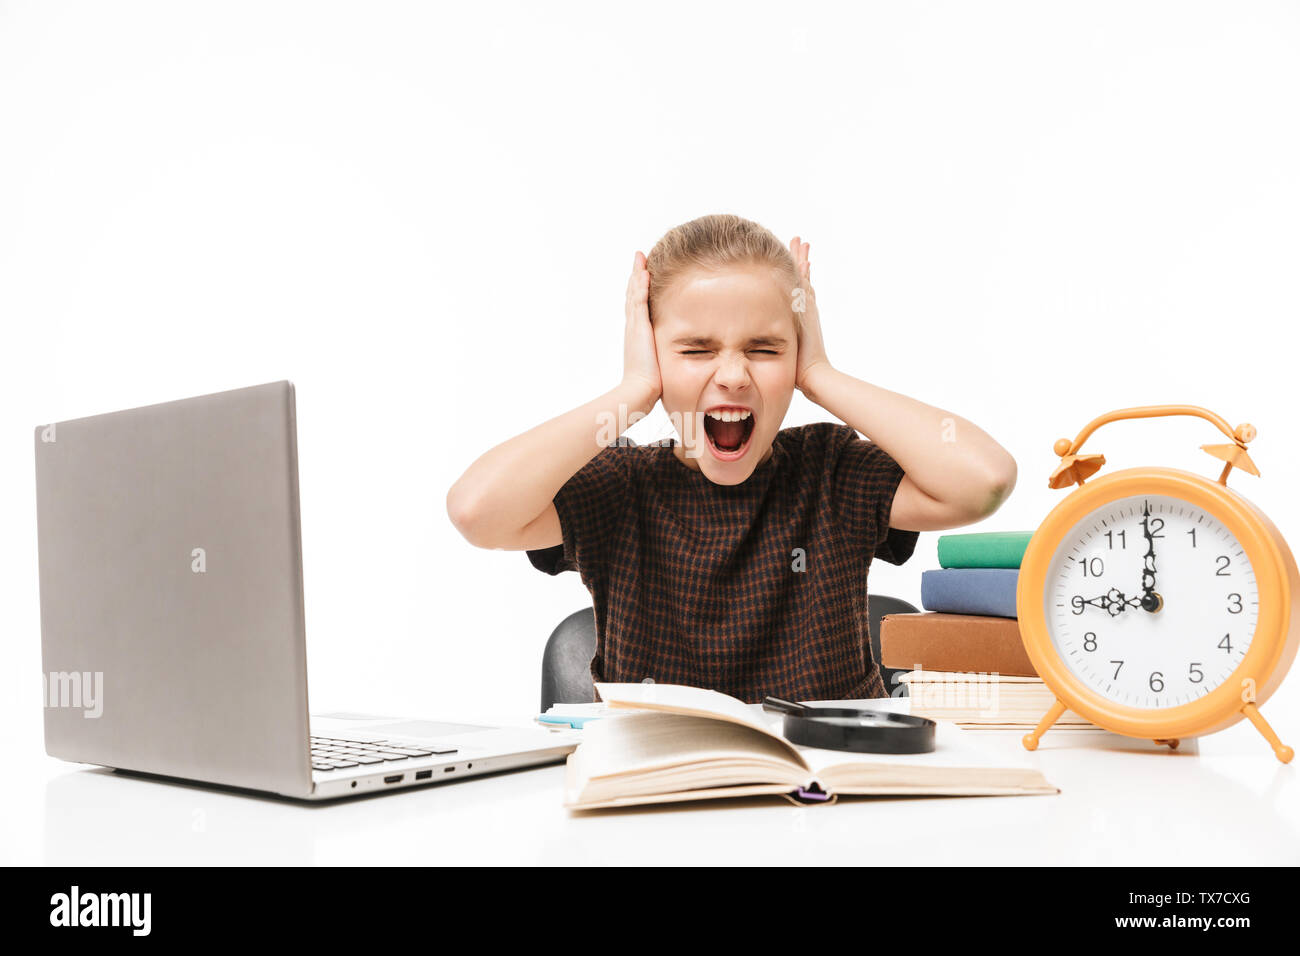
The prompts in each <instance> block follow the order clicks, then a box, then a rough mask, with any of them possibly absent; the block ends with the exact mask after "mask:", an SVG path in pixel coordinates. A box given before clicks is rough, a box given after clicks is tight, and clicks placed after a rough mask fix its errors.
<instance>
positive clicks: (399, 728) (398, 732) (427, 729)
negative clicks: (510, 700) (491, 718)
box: [358, 720, 497, 737]
mask: <svg viewBox="0 0 1300 956" xmlns="http://www.w3.org/2000/svg"><path fill="white" fill-rule="evenodd" d="M358 729H360V728H358ZM496 729H497V728H496V727H480V726H479V725H477V724H443V723H439V722H438V721H434V720H404V721H401V722H400V723H396V724H382V725H381V726H379V727H366V728H365V732H366V733H368V734H388V735H390V736H393V737H448V736H450V735H452V734H472V733H475V732H477V731H481V730H496Z"/></svg>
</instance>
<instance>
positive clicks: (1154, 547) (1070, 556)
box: [1043, 495, 1259, 710]
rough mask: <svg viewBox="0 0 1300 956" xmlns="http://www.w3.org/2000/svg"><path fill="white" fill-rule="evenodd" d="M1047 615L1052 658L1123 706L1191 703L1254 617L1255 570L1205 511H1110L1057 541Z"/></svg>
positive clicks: (1137, 505)
mask: <svg viewBox="0 0 1300 956" xmlns="http://www.w3.org/2000/svg"><path fill="white" fill-rule="evenodd" d="M1044 594H1045V599H1044V608H1043V610H1044V612H1045V615H1046V621H1047V627H1048V631H1049V633H1050V634H1051V637H1052V643H1053V644H1054V645H1055V647H1056V651H1057V654H1058V655H1059V656H1060V658H1061V660H1062V661H1063V662H1064V663H1065V665H1066V666H1067V667H1068V668H1069V669H1070V670H1071V671H1072V672H1073V673H1074V675H1075V676H1076V677H1077V678H1078V679H1079V680H1080V681H1081V682H1082V683H1083V684H1084V685H1085V686H1087V687H1089V688H1091V689H1092V690H1093V691H1094V692H1096V693H1097V694H1099V695H1101V696H1102V697H1105V698H1108V699H1110V700H1112V701H1114V702H1115V703H1117V704H1123V705H1125V706H1128V707H1138V708H1146V709H1152V710H1155V709H1162V708H1169V707H1176V706H1179V705H1181V704H1186V703H1190V702H1191V701H1193V700H1196V699H1197V698H1198V697H1203V696H1205V695H1206V694H1208V693H1210V692H1211V691H1212V690H1214V689H1215V688H1216V687H1219V686H1221V685H1222V684H1223V682H1224V681H1225V680H1227V679H1228V678H1229V677H1230V676H1231V674H1232V672H1233V671H1235V670H1236V669H1237V667H1238V665H1239V664H1240V663H1241V660H1242V658H1243V657H1245V656H1246V651H1247V650H1248V649H1249V648H1250V641H1251V638H1252V637H1253V636H1254V633H1255V623H1256V621H1257V619H1258V617H1259V588H1258V586H1257V585H1256V582H1255V571H1254V568H1252V567H1251V564H1250V561H1249V559H1248V558H1247V556H1246V553H1245V550H1244V549H1243V548H1242V546H1241V545H1240V544H1239V543H1238V542H1237V539H1236V538H1235V537H1234V536H1233V535H1232V534H1231V532H1229V531H1228V529H1227V528H1225V527H1224V525H1223V523H1222V522H1220V521H1219V520H1218V519H1216V518H1215V517H1214V516H1213V515H1212V514H1211V513H1210V512H1208V511H1206V510H1204V509H1203V508H1200V507H1198V506H1195V505H1192V504H1189V503H1188V502H1186V501H1183V500H1182V499H1180V498H1173V497H1168V496H1164V495H1135V496H1132V497H1128V498H1120V499H1117V500H1115V501H1112V502H1110V503H1108V504H1105V505H1103V506H1101V507H1100V508H1098V509H1097V510H1095V511H1093V512H1092V513H1091V514H1090V515H1089V516H1088V517H1087V518H1085V519H1084V520H1082V521H1080V522H1079V523H1078V524H1077V525H1075V526H1074V528H1072V529H1071V530H1070V531H1069V533H1067V534H1066V536H1065V537H1064V538H1063V539H1062V542H1061V544H1060V546H1059V547H1058V548H1057V550H1056V554H1055V555H1053V557H1052V563H1051V565H1050V566H1049V567H1048V571H1047V579H1046V587H1045V589H1044Z"/></svg>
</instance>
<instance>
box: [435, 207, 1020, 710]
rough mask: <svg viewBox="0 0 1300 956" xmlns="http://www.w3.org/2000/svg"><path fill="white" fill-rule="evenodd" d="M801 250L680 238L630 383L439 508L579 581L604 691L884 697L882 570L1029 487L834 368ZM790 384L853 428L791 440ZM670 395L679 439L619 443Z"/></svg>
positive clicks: (908, 403)
mask: <svg viewBox="0 0 1300 956" xmlns="http://www.w3.org/2000/svg"><path fill="white" fill-rule="evenodd" d="M808 250H809V245H808V243H806V242H801V241H800V240H799V238H798V237H797V236H796V237H795V238H794V239H793V240H791V242H790V246H789V248H788V249H787V248H786V247H785V246H783V245H782V244H781V242H780V241H779V240H778V239H777V238H776V237H775V236H774V235H772V233H771V232H769V231H768V230H767V229H765V228H763V227H762V226H760V225H758V224H757V223H754V222H750V221H749V220H746V219H741V218H739V217H737V216H731V215H714V216H705V217H703V218H700V219H695V220H692V221H691V222H687V223H684V224H682V225H680V226H677V227H675V228H673V229H671V230H669V232H668V233H667V234H666V235H665V236H664V237H663V238H662V239H660V240H659V241H658V242H657V243H656V244H655V245H654V247H653V248H652V249H651V250H650V255H649V257H648V258H647V257H645V256H643V255H642V254H641V253H640V252H637V253H636V256H635V258H634V261H633V266H632V276H631V278H630V279H629V281H628V287H627V306H626V318H627V324H626V328H625V333H624V349H623V376H622V379H621V380H620V382H619V384H618V385H617V386H615V387H614V388H613V389H611V390H610V391H608V392H606V393H605V394H604V395H601V396H600V397H599V398H596V399H594V400H593V401H591V402H588V403H587V404H586V405H583V406H581V407H579V408H575V409H574V410H573V411H570V412H568V413H566V414H564V415H560V416H559V417H557V418H553V419H551V420H550V421H548V422H544V423H543V424H541V425H538V426H537V427H536V428H533V429H532V430H530V431H527V432H525V433H523V434H522V435H519V436H518V437H516V438H513V439H511V440H509V441H507V442H505V443H503V444H501V445H499V446H498V447H496V448H493V449H491V450H490V451H488V452H487V453H486V454H484V455H483V456H482V457H480V458H479V459H478V460H477V461H475V462H474V463H473V464H472V465H471V466H470V467H469V469H468V470H467V471H466V472H465V474H464V475H462V476H461V478H460V479H459V480H458V481H457V482H456V483H455V484H454V485H453V486H452V488H451V490H450V492H449V493H448V495H447V511H448V514H449V516H450V517H451V520H452V522H453V523H454V524H455V526H456V527H457V529H458V530H459V531H460V532H461V534H462V535H464V536H465V538H466V539H467V540H468V541H469V542H470V543H471V544H474V545H477V546H478V547H483V548H496V549H503V550H510V551H518V550H524V551H527V552H528V556H529V559H530V561H531V562H532V563H533V565H534V566H536V567H537V568H539V569H540V570H542V571H545V572H546V573H548V574H558V573H559V572H561V571H577V572H578V573H579V574H580V575H581V577H582V581H583V584H584V585H586V587H587V589H588V590H589V591H590V592H591V596H592V601H593V603H594V609H595V618H596V652H595V656H594V657H593V658H592V660H591V676H592V679H593V681H615V682H623V681H644V680H653V681H656V682H660V683H674V684H690V685H694V686H698V687H707V688H711V689H714V690H718V691H722V692H723V693H726V694H730V695H732V696H733V697H737V698H739V699H741V700H743V701H746V702H748V703H757V702H760V701H762V699H763V698H764V696H765V695H768V694H774V695H777V696H780V697H784V698H786V699H788V700H832V699H838V700H849V699H862V698H868V697H883V696H886V691H885V688H884V686H883V684H882V682H881V679H880V671H879V666H878V663H877V662H876V661H875V660H874V659H873V656H872V653H871V644H870V638H869V634H868V630H867V621H868V615H867V571H868V568H869V567H870V564H871V561H872V559H873V558H881V559H883V560H885V561H888V562H890V563H891V564H902V563H903V562H905V561H906V560H907V559H908V558H909V557H911V555H912V552H913V550H914V549H915V547H916V542H917V538H918V533H919V532H921V531H931V530H939V529H944V528H953V527H957V526H960V525H964V524H970V523H972V522H975V521H979V520H981V519H982V518H985V517H987V516H989V515H991V514H992V513H993V512H994V511H996V510H997V509H998V507H1000V506H1001V504H1002V502H1003V501H1004V500H1005V499H1006V497H1007V496H1008V495H1009V494H1010V493H1011V490H1012V489H1013V488H1014V486H1015V481H1016V463H1015V459H1013V458H1012V457H1011V455H1010V454H1008V452H1007V451H1006V450H1005V449H1004V448H1002V447H1001V446H1000V445H999V444H998V443H997V442H995V441H994V440H993V439H992V438H991V437H989V436H988V435H987V434H985V433H984V432H983V431H981V430H980V429H979V428H977V427H976V426H974V425H973V424H971V423H970V422H968V421H966V420H965V419H963V418H959V417H958V416H956V415H954V414H952V413H951V412H947V411H944V410H943V409H939V408H934V407H932V406H930V405H925V404H923V403H921V402H919V401H916V400H915V399H911V398H908V397H906V396H904V395H900V394H898V393H896V392H891V391H887V390H885V389H883V388H880V387H878V386H875V385H871V384H869V383H867V382H864V381H860V380H858V379H856V378H853V377H852V376H850V375H848V374H846V373H845V372H843V371H841V370H840V369H839V368H836V367H835V366H833V365H832V364H831V363H830V360H829V359H828V358H827V355H826V349H825V346H824V345H823V342H822V332H821V320H820V317H819V315H818V311H817V299H816V295H815V294H814V292H813V288H812V285H811V283H810V278H809V266H808ZM796 388H797V389H799V390H800V391H801V392H803V394H804V395H805V396H806V397H807V398H808V399H810V400H811V401H813V402H815V403H817V404H818V405H820V406H821V407H822V408H824V409H826V411H827V412H829V413H830V414H831V415H832V416H834V417H835V418H838V419H840V420H841V421H843V422H847V423H848V424H847V425H841V424H835V423H833V422H821V423H817V424H812V425H804V426H802V427H798V428H786V429H782V428H781V424H782V421H783V419H784V418H785V413H786V409H787V408H788V407H789V405H790V400H791V398H792V396H793V393H794V389H796ZM659 401H662V402H663V405H664V409H665V410H666V411H667V412H668V413H669V416H670V418H671V419H672V421H673V422H674V425H675V427H676V428H677V430H678V433H679V434H680V436H681V439H682V440H681V441H680V442H679V441H677V440H675V439H667V440H666V441H664V442H660V443H657V444H651V445H644V446H639V445H636V444H634V443H632V442H630V440H628V439H619V440H618V441H617V442H612V443H611V441H610V439H611V437H612V435H611V429H610V428H609V423H610V422H612V421H617V422H619V423H620V425H619V428H617V429H613V431H614V432H617V431H620V430H622V429H623V428H626V427H627V425H628V424H631V423H632V422H635V421H636V420H637V418H638V417H640V416H642V415H644V414H647V413H649V411H650V410H651V409H653V408H654V406H655V404H656V402H659ZM858 432H863V433H864V434H867V435H870V436H871V437H872V439H873V440H872V441H865V440H863V439H862V438H861V437H859V435H858V434H857V433H858Z"/></svg>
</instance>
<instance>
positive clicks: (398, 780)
mask: <svg viewBox="0 0 1300 956" xmlns="http://www.w3.org/2000/svg"><path fill="white" fill-rule="evenodd" d="M405 776H406V774H404V773H399V774H394V775H393V776H391V777H385V778H384V783H401V782H402V778H403V777H405Z"/></svg>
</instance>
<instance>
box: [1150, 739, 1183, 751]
mask: <svg viewBox="0 0 1300 956" xmlns="http://www.w3.org/2000/svg"><path fill="white" fill-rule="evenodd" d="M1152 743H1157V744H1168V745H1169V749H1170V750H1177V749H1178V738H1177V737H1173V738H1171V739H1169V740H1154V741H1152Z"/></svg>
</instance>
